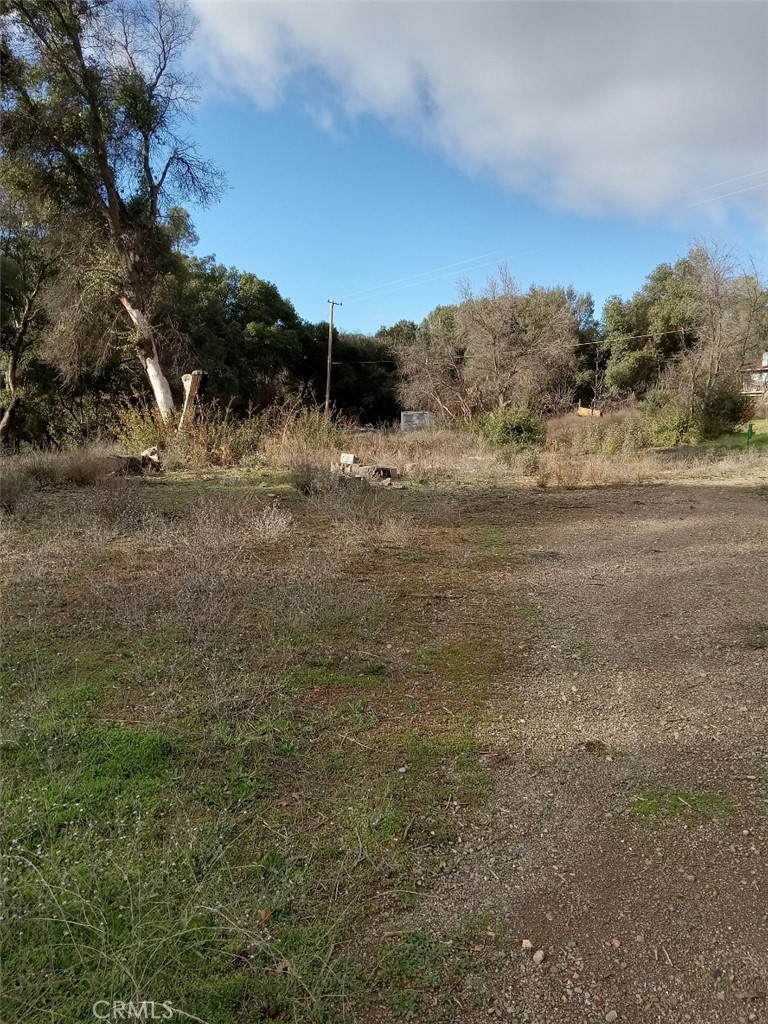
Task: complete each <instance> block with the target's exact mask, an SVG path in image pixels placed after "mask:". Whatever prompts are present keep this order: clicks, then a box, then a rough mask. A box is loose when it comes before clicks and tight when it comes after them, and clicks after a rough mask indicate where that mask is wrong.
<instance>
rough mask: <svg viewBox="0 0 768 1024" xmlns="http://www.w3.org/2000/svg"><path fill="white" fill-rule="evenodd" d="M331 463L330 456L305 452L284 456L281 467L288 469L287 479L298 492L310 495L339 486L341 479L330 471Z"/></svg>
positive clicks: (332, 489) (322, 492) (335, 488)
mask: <svg viewBox="0 0 768 1024" xmlns="http://www.w3.org/2000/svg"><path fill="white" fill-rule="evenodd" d="M336 457H337V458H338V456H336ZM332 465H333V460H332V458H331V457H330V456H324V455H319V454H315V455H310V454H308V453H307V454H297V455H294V456H291V457H286V460H285V463H284V465H283V468H284V469H287V470H288V481H289V483H290V484H291V485H292V486H293V487H295V488H296V490H297V491H298V492H299V494H303V495H304V496H305V497H310V496H312V495H313V494H324V493H325V492H327V491H334V490H337V489H338V488H339V487H340V486H341V484H342V482H343V481H342V480H341V479H340V477H339V476H338V475H337V474H334V473H333V472H332V471H331V466H332Z"/></svg>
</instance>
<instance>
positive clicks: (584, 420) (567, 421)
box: [545, 409, 651, 455]
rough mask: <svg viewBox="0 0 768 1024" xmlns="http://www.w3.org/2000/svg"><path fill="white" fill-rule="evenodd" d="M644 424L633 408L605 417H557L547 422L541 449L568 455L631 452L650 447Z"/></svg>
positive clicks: (629, 453) (645, 424)
mask: <svg viewBox="0 0 768 1024" xmlns="http://www.w3.org/2000/svg"><path fill="white" fill-rule="evenodd" d="M650 443H651V442H650V438H649V435H648V429H647V423H646V421H645V420H644V418H643V417H642V415H641V413H640V412H639V411H638V410H637V409H627V410H624V411H620V412H614V413H609V414H608V415H606V416H600V417H591V416H577V415H575V414H574V413H571V414H568V415H565V416H558V417H556V418H554V419H551V420H549V421H548V423H547V438H546V442H545V448H546V450H547V451H551V452H561V453H564V454H569V455H599V454H603V455H619V454H622V455H631V454H634V453H635V452H639V451H642V450H643V449H644V448H648V447H650Z"/></svg>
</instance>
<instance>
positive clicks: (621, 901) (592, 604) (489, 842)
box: [408, 485, 768, 1024]
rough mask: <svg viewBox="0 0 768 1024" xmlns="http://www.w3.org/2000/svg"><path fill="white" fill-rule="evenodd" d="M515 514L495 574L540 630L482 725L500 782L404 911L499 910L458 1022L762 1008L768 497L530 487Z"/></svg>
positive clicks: (674, 1016) (766, 914)
mask: <svg viewBox="0 0 768 1024" xmlns="http://www.w3.org/2000/svg"><path fill="white" fill-rule="evenodd" d="M463 513H464V514H465V515H468V516H474V517H475V519H477V520H482V518H483V517H484V515H485V514H486V513H485V512H484V506H483V503H482V501H481V500H479V499H478V500H477V501H476V502H475V503H474V504H473V503H472V502H468V503H467V506H466V508H464V509H463ZM488 521H489V522H496V523H498V521H499V519H498V516H496V513H495V512H493V513H492V512H491V511H488ZM503 523H504V525H503V528H504V530H505V531H508V532H509V536H510V537H512V536H514V537H515V543H516V545H517V547H518V552H519V555H518V557H517V558H515V559H510V564H509V567H508V568H505V567H501V568H498V569H496V570H494V572H493V573H492V574H491V576H490V577H489V579H488V583H489V587H490V588H491V589H493V587H494V586H496V587H497V588H498V590H499V593H501V592H502V591H504V590H506V589H508V588H509V587H512V586H516V587H518V588H520V587H521V586H522V589H523V591H524V598H525V601H526V602H527V607H528V608H529V609H530V616H529V619H530V621H529V623H528V625H529V627H530V628H529V638H528V640H527V642H526V645H525V648H524V649H523V650H522V651H521V661H520V668H519V670H518V671H517V672H516V673H515V675H514V678H510V679H509V680H508V687H507V688H506V695H505V692H504V690H503V689H502V690H501V691H500V692H499V693H498V694H497V696H496V697H495V698H494V699H493V701H492V702H491V703H490V704H489V705H488V708H487V717H486V718H485V720H484V721H482V722H480V723H479V724H478V731H479V738H480V740H481V743H482V745H483V748H484V750H485V751H486V755H485V756H486V761H487V763H488V765H489V766H490V767H491V769H492V770H493V772H494V774H495V778H496V788H495V795H494V799H493V801H492V805H491V807H490V808H489V810H488V813H487V815H486V817H485V818H484V820H483V822H482V823H481V824H480V825H479V826H478V827H476V828H472V827H469V826H468V827H467V828H466V830H465V831H464V834H463V836H462V840H461V842H459V843H457V844H456V851H455V858H456V867H455V870H454V871H453V872H452V873H450V874H449V875H448V876H447V877H446V878H445V880H444V881H442V882H441V883H440V884H438V886H437V887H436V888H435V889H433V891H432V893H431V894H430V896H429V897H428V898H427V899H426V900H425V902H424V903H423V905H422V906H421V907H420V909H419V910H418V911H417V912H416V913H415V914H414V915H413V917H412V920H410V921H409V922H408V924H409V926H412V927H425V928H429V929H431V930H433V931H438V932H443V933H447V932H449V931H450V929H451V928H452V927H454V926H455V925H456V924H457V923H458V922H460V921H462V920H466V919H467V917H468V916H470V915H471V914H477V913H478V912H485V913H486V914H487V919H488V921H489V922H491V924H489V926H488V929H487V940H486V941H487V950H486V952H488V951H490V955H489V956H486V957H485V958H484V959H482V964H483V966H482V967H481V968H479V969H478V971H477V972H470V973H469V974H468V975H467V977H465V978H464V979H463V980H462V981H461V983H460V984H459V985H458V986H457V987H456V989H455V992H454V1000H453V1001H454V1003H455V1006H456V1010H455V1013H456V1021H461V1022H462V1024H471V1022H474V1021H480V1020H493V1019H502V1020H507V1021H519V1022H523V1021H524V1022H526V1024H554V1022H560V1021H563V1022H565V1021H590V1022H592V1021H608V1022H610V1021H614V1020H619V1021H632V1022H634V1021H648V1020H651V1021H664V1022H668V1024H678V1022H688V1021H690V1022H692V1024H709V1022H712V1024H715V1022H718V1024H729V1022H734V1024H736V1022H739V1024H741V1022H751V1021H767V1020H768V863H767V861H768V728H767V724H768V600H767V598H768V493H767V492H765V491H763V492H762V493H761V492H760V490H759V488H756V487H755V486H754V485H753V486H752V487H751V488H749V489H740V488H736V487H724V486H720V485H717V486H699V485H696V486H693V485H690V486H667V485H663V486H650V487H638V488H616V489H598V490H589V491H571V492H559V493H554V494H553V493H538V492H535V493H528V494H524V495H523V496H521V498H520V500H519V501H516V502H515V503H514V508H510V509H509V510H508V511H507V512H506V513H505V514H504V516H503ZM520 556H522V560H521V557H520ZM460 614H467V611H466V609H464V610H462V612H457V615H460ZM457 624H458V623H457ZM514 640H515V641H517V640H519V634H518V635H516V636H515V637H514ZM510 643H512V634H511V633H510ZM518 646H519V645H518ZM524 940H526V941H525V946H526V947H528V946H529V944H530V948H523V942H524ZM542 954H543V959H542ZM537 961H539V962H537Z"/></svg>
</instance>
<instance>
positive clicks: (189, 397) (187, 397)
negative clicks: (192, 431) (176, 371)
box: [177, 370, 203, 434]
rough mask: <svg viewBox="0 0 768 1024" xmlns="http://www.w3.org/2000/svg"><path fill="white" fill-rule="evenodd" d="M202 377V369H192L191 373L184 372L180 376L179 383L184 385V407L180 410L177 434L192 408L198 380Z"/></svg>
mask: <svg viewBox="0 0 768 1024" xmlns="http://www.w3.org/2000/svg"><path fill="white" fill-rule="evenodd" d="M202 379H203V371H202V370H193V371H192V373H185V374H184V375H183V376H182V378H181V383H182V384H183V385H184V407H183V408H182V410H181V418H180V419H179V426H178V430H177V433H178V434H180V433H181V432H182V430H183V429H184V424H185V422H186V419H187V415H188V414H189V411H190V409H192V408H194V402H195V397H196V395H197V392H198V391H199V390H200V381H201V380H202Z"/></svg>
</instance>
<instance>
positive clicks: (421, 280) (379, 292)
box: [347, 242, 554, 304]
mask: <svg viewBox="0 0 768 1024" xmlns="http://www.w3.org/2000/svg"><path fill="white" fill-rule="evenodd" d="M553 245H554V242H552V243H550V244H548V245H540V246H537V247H536V248H534V249H525V250H523V252H513V253H508V254H507V255H506V256H503V257H501V262H503V261H504V260H514V259H519V258H520V257H521V256H530V255H531V254H532V253H536V252H543V251H544V250H545V249H551V248H552V246H553ZM495 252H496V254H498V253H501V252H504V250H503V249H496V250H495ZM491 255H493V253H485V255H482V256H472V257H471V258H470V259H467V260H460V261H459V262H458V263H449V264H448V265H447V267H434V268H433V269H432V270H423V271H421V272H420V273H419V274H414V275H412V276H411V277H401V278H399V279H398V280H397V281H389V282H384V283H383V284H380V285H373V286H372V287H371V288H367V289H363V290H362V291H360V292H352V293H351V295H352V296H360V297H359V298H352V299H351V302H352V303H353V304H354V303H355V302H364V301H366V300H367V299H374V298H375V299H378V298H381V297H382V296H383V295H389V294H391V292H395V291H402V289H404V288H414V287H418V285H420V284H432V283H433V282H434V281H442V280H444V279H445V278H446V277H455V274H454V273H448V274H441V273H438V271H441V270H446V269H448V268H450V267H454V268H455V267H460V266H463V265H465V264H467V263H473V262H474V261H475V260H482V259H485V257H486V256H491ZM498 262H499V261H498V260H490V261H488V262H486V263H477V264H476V265H475V266H473V267H468V268H467V269H468V270H481V269H482V268H483V267H490V266H492V265H493V264H494V263H498ZM430 274H436V275H437V276H435V277H430V276H428V275H430ZM391 285H394V286H395V287H390V286H391ZM364 292H365V293H371V292H375V293H376V294H364ZM347 300H349V296H348V297H347Z"/></svg>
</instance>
